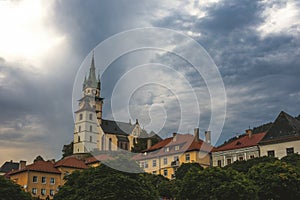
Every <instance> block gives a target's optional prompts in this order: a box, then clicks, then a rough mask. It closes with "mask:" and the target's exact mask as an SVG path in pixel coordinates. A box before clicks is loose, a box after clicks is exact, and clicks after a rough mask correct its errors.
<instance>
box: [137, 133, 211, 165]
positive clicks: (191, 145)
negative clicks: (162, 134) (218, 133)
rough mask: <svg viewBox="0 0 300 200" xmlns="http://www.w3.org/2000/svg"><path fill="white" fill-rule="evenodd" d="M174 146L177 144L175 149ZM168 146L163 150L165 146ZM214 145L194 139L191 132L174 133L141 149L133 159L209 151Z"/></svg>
mask: <svg viewBox="0 0 300 200" xmlns="http://www.w3.org/2000/svg"><path fill="white" fill-rule="evenodd" d="M175 146H179V149H178V150H176V149H175ZM167 147H168V148H169V149H168V151H165V148H167ZM213 148H214V147H213V146H211V145H210V144H208V143H206V142H204V141H203V140H201V139H199V140H198V141H196V140H195V136H194V135H191V134H179V133H176V135H175V136H173V137H169V138H166V139H164V140H162V141H160V142H158V143H157V144H155V145H153V146H151V147H150V148H148V149H146V150H144V151H143V153H140V154H137V155H136V156H134V159H135V160H143V159H145V158H146V159H149V158H155V157H157V156H168V155H172V154H178V153H184V152H190V151H203V152H208V153H209V152H210V151H211V150H212V149H213Z"/></svg>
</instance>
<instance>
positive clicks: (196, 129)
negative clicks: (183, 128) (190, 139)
mask: <svg viewBox="0 0 300 200" xmlns="http://www.w3.org/2000/svg"><path fill="white" fill-rule="evenodd" d="M194 136H195V142H199V128H195V129H194Z"/></svg>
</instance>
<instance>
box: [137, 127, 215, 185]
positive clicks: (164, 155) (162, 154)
mask: <svg viewBox="0 0 300 200" xmlns="http://www.w3.org/2000/svg"><path fill="white" fill-rule="evenodd" d="M209 138H210V132H207V140H206V141H207V142H204V141H202V140H201V139H200V138H199V129H195V135H190V134H177V133H174V134H173V137H170V138H167V139H164V140H162V141H160V142H158V143H157V144H155V145H153V146H151V147H150V148H148V149H146V150H145V151H144V152H143V153H140V154H138V155H137V156H135V157H134V159H135V160H137V161H138V162H139V163H140V166H141V167H142V168H143V169H144V171H145V172H148V173H152V174H160V175H163V176H164V177H166V178H169V179H172V178H175V171H176V170H177V168H178V167H179V166H180V165H181V164H182V163H199V164H200V165H201V166H203V167H208V166H210V162H211V160H210V152H211V149H212V148H213V147H212V146H211V145H210V144H209V141H210V139H209Z"/></svg>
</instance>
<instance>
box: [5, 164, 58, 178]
mask: <svg viewBox="0 0 300 200" xmlns="http://www.w3.org/2000/svg"><path fill="white" fill-rule="evenodd" d="M23 171H38V172H46V173H55V174H60V173H61V172H60V171H59V170H58V169H56V168H55V167H54V163H53V162H51V161H36V162H34V163H32V164H30V165H27V166H26V167H24V168H23V169H21V170H16V171H12V172H11V173H10V174H9V175H12V174H16V173H20V172H23Z"/></svg>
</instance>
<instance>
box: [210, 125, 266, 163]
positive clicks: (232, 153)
mask: <svg viewBox="0 0 300 200" xmlns="http://www.w3.org/2000/svg"><path fill="white" fill-rule="evenodd" d="M265 134H266V133H257V134H253V133H252V130H250V129H248V130H246V134H244V135H240V136H237V137H236V138H233V139H231V141H230V142H227V143H225V144H223V145H221V146H220V147H218V148H215V149H214V150H213V152H212V165H213V166H219V167H224V166H226V165H228V164H231V163H233V162H235V161H237V160H240V161H241V160H249V159H252V158H256V157H260V150H259V146H258V143H259V141H261V140H262V138H263V137H264V136H265Z"/></svg>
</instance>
